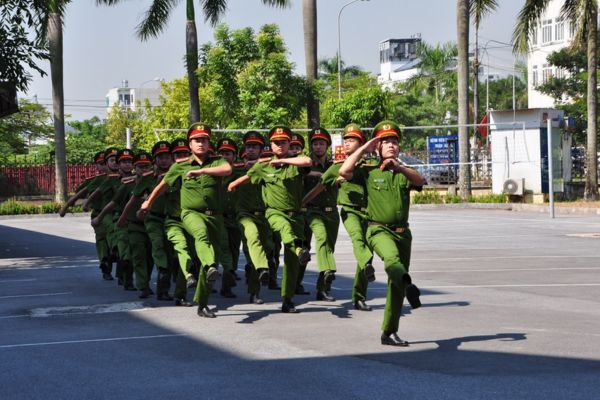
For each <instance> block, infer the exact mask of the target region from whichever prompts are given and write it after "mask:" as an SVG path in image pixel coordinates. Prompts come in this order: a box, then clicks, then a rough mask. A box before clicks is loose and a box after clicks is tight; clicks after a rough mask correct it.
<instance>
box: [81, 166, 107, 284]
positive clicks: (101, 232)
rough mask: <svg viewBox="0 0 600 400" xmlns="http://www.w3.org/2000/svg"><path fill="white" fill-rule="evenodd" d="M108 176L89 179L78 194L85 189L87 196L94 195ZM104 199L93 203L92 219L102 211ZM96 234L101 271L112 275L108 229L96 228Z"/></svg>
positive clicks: (100, 198)
mask: <svg viewBox="0 0 600 400" xmlns="http://www.w3.org/2000/svg"><path fill="white" fill-rule="evenodd" d="M106 177H107V175H106V174H100V175H96V176H94V177H91V178H89V179H87V180H86V181H85V182H83V183H82V184H81V185H79V187H78V188H77V190H76V192H79V191H81V190H82V189H83V188H86V189H87V194H88V195H90V194H92V193H93V192H94V191H95V190H96V189H98V187H100V185H101V184H102V182H104V180H106ZM101 202H102V197H101V196H98V197H96V198H95V199H94V200H93V201H92V202H91V203H90V208H91V210H92V215H91V218H92V219H93V218H95V217H96V216H97V215H98V214H100V212H101V211H102V207H101ZM94 234H95V237H96V253H97V254H98V261H100V269H102V272H105V273H110V270H111V264H112V260H111V259H110V257H109V256H110V251H109V249H108V242H107V239H106V228H105V227H104V225H103V224H100V225H98V226H95V227H94Z"/></svg>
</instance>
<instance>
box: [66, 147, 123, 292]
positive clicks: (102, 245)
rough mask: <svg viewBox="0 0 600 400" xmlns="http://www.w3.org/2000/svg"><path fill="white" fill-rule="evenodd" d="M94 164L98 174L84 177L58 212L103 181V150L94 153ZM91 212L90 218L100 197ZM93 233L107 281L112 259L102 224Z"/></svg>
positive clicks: (94, 212)
mask: <svg viewBox="0 0 600 400" xmlns="http://www.w3.org/2000/svg"><path fill="white" fill-rule="evenodd" d="M94 164H95V165H96V168H97V172H98V174H97V175H95V176H93V177H91V178H89V179H86V180H85V181H84V182H83V183H82V184H81V185H80V186H79V187H78V188H77V190H76V191H75V192H76V193H75V195H73V196H72V197H71V198H69V200H68V201H67V202H66V203H65V204H64V205H63V206H62V207H61V209H60V211H59V212H58V214H59V215H60V216H61V217H64V216H65V214H66V213H67V211H68V210H69V208H70V207H71V206H73V205H74V204H75V203H76V202H77V200H79V199H83V198H85V197H86V196H88V195H89V194H91V193H93V192H94V191H95V190H96V189H97V188H98V187H99V186H100V185H101V184H102V182H104V180H105V179H106V176H107V171H108V167H107V166H106V162H105V161H104V152H103V151H100V152H98V153H96V154H95V155H94ZM90 206H91V209H92V214H91V218H95V217H96V216H97V215H98V214H99V213H100V211H102V207H101V199H100V198H99V197H98V198H96V199H95V200H94V201H93V202H92V203H91V204H90ZM94 234H95V236H96V253H97V254H98V261H99V262H100V271H102V278H104V280H107V281H112V280H113V279H114V278H113V276H112V274H111V273H110V270H111V267H110V266H109V265H110V264H112V260H111V259H110V251H109V249H108V242H107V240H106V229H105V228H104V226H103V225H98V226H96V227H94Z"/></svg>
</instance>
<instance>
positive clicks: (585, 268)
mask: <svg viewBox="0 0 600 400" xmlns="http://www.w3.org/2000/svg"><path fill="white" fill-rule="evenodd" d="M587 270H598V271H600V268H595V267H572V268H568V267H567V268H565V267H551V268H490V269H452V270H423V271H421V270H411V271H410V273H411V274H414V273H425V274H432V273H445V272H506V271H511V272H519V271H565V272H566V271H587ZM352 275H354V274H352Z"/></svg>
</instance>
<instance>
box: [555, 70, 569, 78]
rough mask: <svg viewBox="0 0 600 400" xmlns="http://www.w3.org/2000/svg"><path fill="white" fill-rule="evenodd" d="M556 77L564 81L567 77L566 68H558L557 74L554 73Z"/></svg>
mask: <svg viewBox="0 0 600 400" xmlns="http://www.w3.org/2000/svg"><path fill="white" fill-rule="evenodd" d="M554 76H555V77H556V78H557V79H563V78H565V77H566V76H567V74H566V71H565V69H564V68H556V70H555V72H554Z"/></svg>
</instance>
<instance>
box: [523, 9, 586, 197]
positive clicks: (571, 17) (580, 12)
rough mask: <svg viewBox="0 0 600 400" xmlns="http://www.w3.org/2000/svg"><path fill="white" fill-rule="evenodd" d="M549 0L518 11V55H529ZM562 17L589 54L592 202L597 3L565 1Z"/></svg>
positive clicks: (575, 41) (575, 39)
mask: <svg viewBox="0 0 600 400" xmlns="http://www.w3.org/2000/svg"><path fill="white" fill-rule="evenodd" d="M549 2H550V0H526V1H525V4H524V5H523V8H522V9H521V11H520V12H519V16H518V19H517V25H516V26H515V29H514V31H513V46H514V50H515V52H518V53H527V51H528V50H529V38H530V37H531V35H532V34H533V32H534V31H535V29H536V28H537V26H538V24H539V22H540V19H541V16H542V14H543V13H544V10H545V9H546V7H547V6H548V3H549ZM561 16H562V17H564V18H566V19H567V20H568V21H569V22H570V24H571V26H572V27H575V37H574V39H573V43H572V46H574V47H579V48H582V49H583V47H584V45H585V46H586V52H587V71H588V81H587V156H586V167H587V172H586V177H585V194H584V198H585V199H586V200H589V201H593V200H597V199H598V159H597V148H598V146H597V139H598V138H597V134H598V133H597V131H596V124H597V120H596V118H597V117H596V111H597V110H596V107H597V93H596V91H597V75H598V72H597V69H596V65H597V43H596V36H597V33H598V1H597V0H565V2H564V4H563V6H562V9H561Z"/></svg>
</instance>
